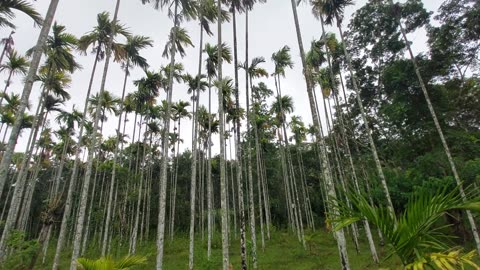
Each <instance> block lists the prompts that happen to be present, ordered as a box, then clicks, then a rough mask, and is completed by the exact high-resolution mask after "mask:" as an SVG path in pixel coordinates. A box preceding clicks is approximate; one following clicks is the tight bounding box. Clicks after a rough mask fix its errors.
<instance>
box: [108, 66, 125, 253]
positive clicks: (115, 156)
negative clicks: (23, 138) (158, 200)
mask: <svg viewBox="0 0 480 270" xmlns="http://www.w3.org/2000/svg"><path fill="white" fill-rule="evenodd" d="M129 65H130V62H129V61H128V60H127V63H126V66H125V77H124V79H123V90H122V98H121V99H120V115H119V116H118V123H117V129H116V132H117V140H116V142H115V151H114V153H113V168H112V179H111V180H110V191H109V193H108V194H109V195H108V206H107V216H106V218H105V229H104V231H105V232H104V237H103V241H102V257H104V256H105V251H106V249H107V242H108V235H109V232H110V220H111V218H112V201H113V189H114V187H115V180H116V179H115V177H116V172H117V156H118V152H119V150H120V149H119V146H120V140H123V139H122V137H121V135H122V133H120V128H121V125H122V114H123V106H124V104H123V103H124V101H125V90H126V88H127V78H128V73H129V70H128V68H129Z"/></svg>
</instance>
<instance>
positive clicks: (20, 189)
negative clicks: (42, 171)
mask: <svg viewBox="0 0 480 270" xmlns="http://www.w3.org/2000/svg"><path fill="white" fill-rule="evenodd" d="M45 93H46V89H45V88H43V90H42V93H41V94H40V98H39V101H38V105H37V110H36V113H35V115H36V117H35V120H34V123H33V127H32V130H31V131H30V136H29V138H28V142H27V147H26V150H25V152H26V153H25V157H24V159H23V160H22V164H21V166H20V171H19V172H18V174H17V177H16V181H15V188H14V190H13V194H12V199H11V202H10V208H9V210H8V215H7V219H6V220H5V224H4V227H3V233H2V237H1V240H0V261H2V260H3V256H4V255H5V254H4V252H5V248H6V247H5V244H6V241H8V239H9V237H10V233H11V230H12V229H14V228H15V226H16V223H17V218H18V213H19V209H20V204H21V202H22V198H23V194H24V190H25V186H26V180H27V175H28V168H29V163H30V159H31V158H32V155H33V150H34V146H35V140H36V138H37V135H38V132H39V129H40V126H42V123H43V116H44V108H45V106H44V97H45ZM12 132H13V131H12ZM3 158H4V159H5V158H6V157H5V156H4V157H3ZM2 162H3V160H2Z"/></svg>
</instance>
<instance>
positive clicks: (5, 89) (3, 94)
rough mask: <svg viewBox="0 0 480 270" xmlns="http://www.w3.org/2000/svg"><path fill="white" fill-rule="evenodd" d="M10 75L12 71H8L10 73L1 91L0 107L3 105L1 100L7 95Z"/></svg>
mask: <svg viewBox="0 0 480 270" xmlns="http://www.w3.org/2000/svg"><path fill="white" fill-rule="evenodd" d="M0 63H1V61H0ZM12 75H13V70H10V72H9V73H8V78H7V82H6V83H5V88H4V89H3V93H2V96H1V97H0V107H1V106H2V104H3V99H4V98H5V95H6V94H7V90H8V87H9V86H10V82H11V79H12Z"/></svg>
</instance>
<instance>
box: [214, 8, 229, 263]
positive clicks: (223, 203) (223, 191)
mask: <svg viewBox="0 0 480 270" xmlns="http://www.w3.org/2000/svg"><path fill="white" fill-rule="evenodd" d="M217 1H218V3H217V8H218V9H217V12H218V13H217V18H218V19H217V26H218V32H217V35H218V45H217V46H218V56H217V58H218V71H217V78H218V80H219V81H222V74H223V72H222V68H223V67H222V62H223V59H222V55H223V54H222V22H223V21H222V1H221V0H217ZM221 85H222V84H221ZM224 119H225V115H224V112H223V89H218V120H219V122H220V125H219V126H220V130H219V131H220V208H221V211H220V212H221V223H222V255H223V270H228V269H229V268H230V259H229V254H228V250H229V241H228V216H227V214H228V213H227V208H228V205H227V184H226V179H225V178H226V169H225V123H224V121H223V120H224Z"/></svg>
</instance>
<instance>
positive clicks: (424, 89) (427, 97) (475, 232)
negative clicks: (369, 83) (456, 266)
mask: <svg viewBox="0 0 480 270" xmlns="http://www.w3.org/2000/svg"><path fill="white" fill-rule="evenodd" d="M390 3H391V4H393V2H392V1H391V0H390ZM397 21H398V25H399V26H400V31H401V32H402V37H403V40H404V41H405V44H406V46H407V50H408V54H409V55H410V60H411V61H412V64H413V67H414V69H415V74H416V75H417V79H418V82H419V83H420V87H421V88H422V92H423V95H424V96H425V101H426V102H427V106H428V110H429V111H430V114H431V116H432V119H433V123H434V124H435V128H436V130H437V133H438V136H439V137H440V141H441V142H442V146H443V149H444V151H445V154H446V155H447V159H448V163H449V164H450V169H451V170H452V173H453V177H454V178H455V182H456V184H457V186H458V189H459V191H460V196H462V199H463V200H464V201H466V199H467V198H466V195H465V191H464V189H463V184H462V181H461V180H460V176H459V175H458V171H457V166H456V165H455V161H454V160H453V157H452V152H451V151H450V147H449V146H448V143H447V140H446V139H445V135H444V134H443V130H442V126H441V125H440V121H439V120H438V117H437V114H436V112H435V109H434V108H433V104H432V101H431V99H430V95H429V94H428V90H427V87H426V86H425V82H424V81H423V78H422V74H421V73H420V68H419V67H418V64H417V60H416V59H415V56H414V55H413V51H412V48H411V46H410V43H409V41H408V38H407V34H406V32H405V29H404V27H403V25H402V22H401V21H400V19H399V18H397ZM466 212H467V218H468V222H469V224H470V227H471V230H472V234H473V239H474V240H475V245H476V247H477V252H479V253H480V237H479V235H478V229H477V225H476V223H475V220H474V218H473V216H472V212H470V210H467V211H466Z"/></svg>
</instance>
